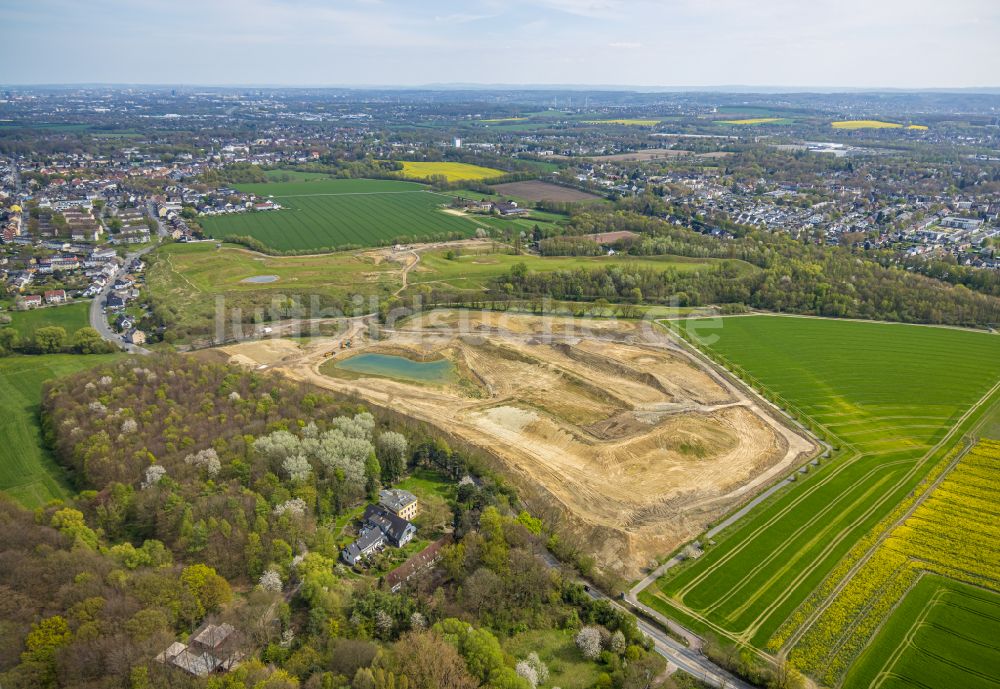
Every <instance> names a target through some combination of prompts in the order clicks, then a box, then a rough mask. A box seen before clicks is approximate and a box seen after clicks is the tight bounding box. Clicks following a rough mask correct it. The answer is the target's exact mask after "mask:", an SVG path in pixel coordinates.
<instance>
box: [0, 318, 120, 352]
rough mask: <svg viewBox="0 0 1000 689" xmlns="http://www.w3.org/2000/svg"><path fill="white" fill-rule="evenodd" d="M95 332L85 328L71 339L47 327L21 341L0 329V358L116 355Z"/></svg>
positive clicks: (9, 330)
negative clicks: (16, 356) (11, 355)
mask: <svg viewBox="0 0 1000 689" xmlns="http://www.w3.org/2000/svg"><path fill="white" fill-rule="evenodd" d="M117 350H118V348H117V347H115V346H114V345H113V344H111V343H110V342H106V341H105V340H104V339H103V338H102V337H101V335H100V333H98V332H97V331H96V330H94V329H93V328H91V327H90V326H85V327H83V328H79V329H78V330H76V331H74V332H73V334H72V335H68V334H67V333H66V329H65V328H63V327H61V326H58V325H47V326H44V327H41V328H38V329H37V330H35V331H34V332H33V333H31V335H30V336H29V337H22V336H21V333H20V332H19V331H18V330H16V329H15V328H9V327H8V328H2V327H0V356H8V355H10V354H14V353H19V354H57V353H67V354H68V353H73V354H107V353H109V352H114V351H117Z"/></svg>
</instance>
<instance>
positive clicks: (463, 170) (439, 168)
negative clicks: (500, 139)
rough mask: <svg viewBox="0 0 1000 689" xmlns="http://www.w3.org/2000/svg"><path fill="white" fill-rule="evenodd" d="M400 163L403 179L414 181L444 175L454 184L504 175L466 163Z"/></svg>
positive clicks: (501, 172) (498, 171)
mask: <svg viewBox="0 0 1000 689" xmlns="http://www.w3.org/2000/svg"><path fill="white" fill-rule="evenodd" d="M401 162H402V163H403V177H410V178H414V179H425V178H427V177H432V176H434V175H444V176H445V177H446V178H447V179H448V181H449V182H456V181H458V180H481V179H492V178H494V177H502V176H503V175H505V174H506V173H505V172H504V171H503V170H495V169H493V168H491V167H482V166H479V165H469V164H468V163H445V162H424V161H420V162H414V161H408V160H404V161H401Z"/></svg>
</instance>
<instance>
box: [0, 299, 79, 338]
mask: <svg viewBox="0 0 1000 689" xmlns="http://www.w3.org/2000/svg"><path fill="white" fill-rule="evenodd" d="M89 313H90V302H89V301H78V302H75V303H72V304H63V305H61V306H46V307H43V308H38V309H32V310H31V311H11V312H10V313H9V314H8V315H9V316H10V317H11V321H10V323H9V324H7V325H6V326H0V327H10V328H14V330H16V331H17V332H18V333H19V334H20V335H21V337H22V338H30V337H31V336H32V335H34V333H35V331H36V330H38V329H39V328H45V327H48V326H57V327H60V328H64V329H65V330H66V333H67V334H69V335H72V334H73V333H74V332H76V331H77V330H79V329H80V328H85V327H87V326H88V325H90V316H89Z"/></svg>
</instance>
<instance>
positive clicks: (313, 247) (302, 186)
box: [199, 173, 478, 252]
mask: <svg viewBox="0 0 1000 689" xmlns="http://www.w3.org/2000/svg"><path fill="white" fill-rule="evenodd" d="M289 174H291V173H289ZM294 174H296V175H297V177H296V179H299V180H300V181H295V182H288V183H270V184H241V185H238V188H239V189H240V190H241V191H246V192H251V193H254V194H257V195H259V196H271V197H273V200H274V201H275V202H277V203H279V204H281V206H282V207H283V208H282V210H280V211H261V212H250V213H241V214H233V215H224V216H208V217H203V218H200V219H199V222H201V224H202V226H203V227H204V228H205V232H206V233H207V234H208V235H209V236H212V237H220V238H221V237H225V236H228V235H249V236H252V237H254V238H256V239H258V240H260V241H261V242H263V243H264V244H265V245H267V246H269V247H271V248H273V249H276V250H279V251H288V250H291V251H317V252H318V251H330V250H332V249H335V248H338V247H340V248H343V247H348V246H356V247H363V246H379V245H385V244H391V243H393V242H395V241H401V242H412V241H427V240H439V239H448V238H457V237H471V236H472V235H473V234H475V231H476V228H477V227H478V225H477V224H476V223H475V222H473V221H471V220H470V219H469V218H467V217H462V216H457V215H451V214H448V213H445V212H444V210H443V206H444V205H446V204H447V203H448V202H449V200H450V198H451V197H450V196H449V195H446V194H437V193H434V192H431V191H428V190H427V187H426V186H424V185H421V184H416V183H413V182H405V181H396V180H370V179H329V178H325V177H324V178H319V179H316V178H312V177H305V176H304V174H303V173H294Z"/></svg>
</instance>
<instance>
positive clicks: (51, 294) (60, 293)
mask: <svg viewBox="0 0 1000 689" xmlns="http://www.w3.org/2000/svg"><path fill="white" fill-rule="evenodd" d="M64 301H66V290H64V289H50V290H46V291H45V303H46V304H62V303H63V302H64Z"/></svg>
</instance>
